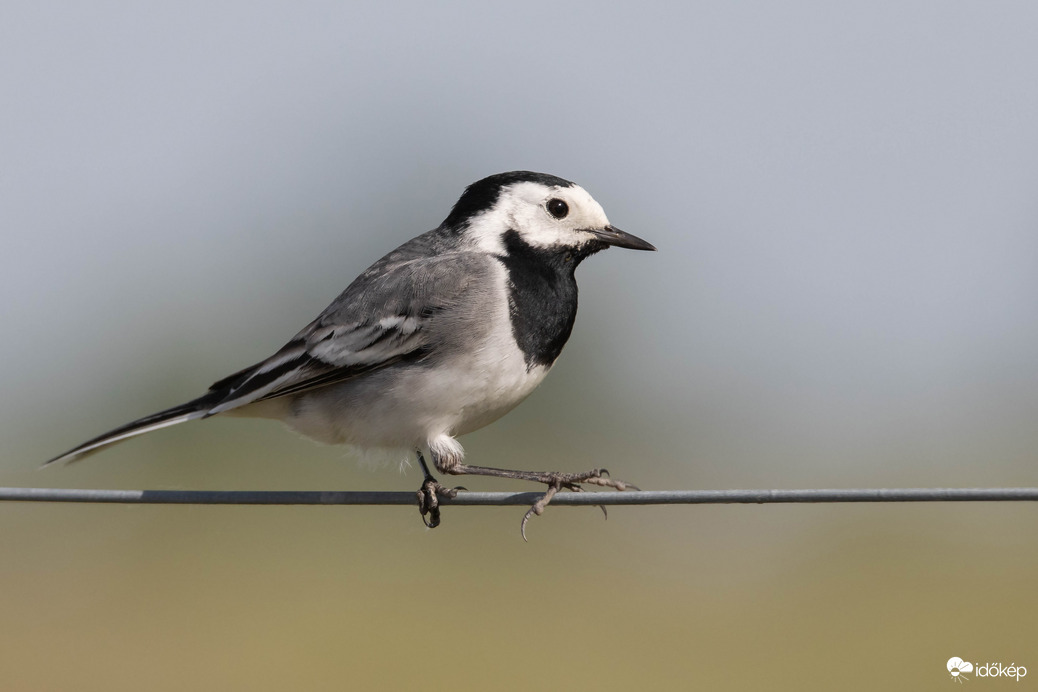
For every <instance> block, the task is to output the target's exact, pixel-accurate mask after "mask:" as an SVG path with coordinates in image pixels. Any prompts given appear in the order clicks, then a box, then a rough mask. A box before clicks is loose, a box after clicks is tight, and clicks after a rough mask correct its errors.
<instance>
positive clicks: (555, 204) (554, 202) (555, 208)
mask: <svg viewBox="0 0 1038 692" xmlns="http://www.w3.org/2000/svg"><path fill="white" fill-rule="evenodd" d="M548 213H549V214H551V215H552V216H554V217H555V218H556V219H564V218H566V214H568V213H569V205H568V204H566V203H565V202H563V201H562V200H561V199H558V198H554V199H549V200H548Z"/></svg>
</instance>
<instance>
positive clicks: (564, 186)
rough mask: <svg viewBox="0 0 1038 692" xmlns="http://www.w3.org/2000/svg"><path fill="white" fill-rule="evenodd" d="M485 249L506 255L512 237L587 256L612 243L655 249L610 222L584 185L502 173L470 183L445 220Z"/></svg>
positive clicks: (539, 175) (535, 245) (538, 175)
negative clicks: (508, 239)
mask: <svg viewBox="0 0 1038 692" xmlns="http://www.w3.org/2000/svg"><path fill="white" fill-rule="evenodd" d="M443 225H444V227H447V228H450V229H451V230H453V231H454V232H456V233H459V234H461V235H462V236H464V237H465V238H467V239H468V240H469V241H470V242H472V243H474V244H475V245H476V246H478V247H479V248H480V249H482V250H484V251H486V252H492V253H494V254H505V253H506V252H507V251H506V249H505V246H506V240H507V238H508V237H509V236H512V237H516V236H517V237H518V239H519V240H520V241H522V242H523V243H525V244H526V245H528V246H530V247H533V248H537V249H543V250H553V249H557V250H559V251H562V252H571V251H576V252H577V253H578V254H579V255H581V256H587V255H589V254H591V253H593V252H597V251H598V250H603V249H605V248H607V247H609V246H611V245H615V246H616V247H624V248H630V249H632V250H655V249H656V248H655V247H653V246H652V245H651V244H650V243H648V242H646V241H644V240H642V239H641V238H638V237H636V236H633V235H631V234H630V233H625V232H624V231H621V230H620V229H619V228H616V227H615V226H612V225H610V223H609V219H607V218H606V215H605V212H604V211H602V206H601V205H600V204H599V203H598V202H596V201H595V200H594V198H593V197H592V196H591V195H589V194H588V193H587V191H586V190H584V188H582V187H580V186H579V185H576V184H574V183H571V182H570V181H568V180H564V179H562V178H557V177H555V176H553V175H547V174H545V173H533V172H531V171H512V172H510V173H498V174H497V175H492V176H490V177H488V178H483V179H482V180H479V181H477V182H475V183H472V184H471V185H469V186H468V187H467V188H466V189H465V192H464V194H462V196H461V198H460V199H459V200H458V201H457V203H456V204H455V205H454V208H453V209H452V210H451V213H450V215H449V216H448V217H447V218H446V220H444V222H443Z"/></svg>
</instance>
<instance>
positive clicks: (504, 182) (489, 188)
mask: <svg viewBox="0 0 1038 692" xmlns="http://www.w3.org/2000/svg"><path fill="white" fill-rule="evenodd" d="M527 182H530V183H541V184H542V185H548V186H557V187H573V183H571V182H570V181H568V180H565V179H563V178H559V177H558V176H554V175H548V174H547V173H535V172H533V171H509V172H508V173H498V174H496V175H491V176H487V177H486V178H483V179H482V180H477V181H476V182H474V183H472V184H471V185H469V186H468V187H467V188H465V192H464V193H462V195H461V197H460V198H459V199H458V201H457V202H455V203H454V207H453V208H452V209H451V213H450V214H449V215H448V216H447V218H446V219H445V220H444V222H443V225H444V226H450V227H452V228H457V227H459V226H461V225H462V224H464V223H465V222H466V221H468V220H469V219H471V218H472V217H473V216H475V215H476V214H480V213H482V212H485V211H486V210H488V209H490V208H491V207H493V206H494V204H495V203H497V198H498V197H499V196H500V195H501V189H502V188H505V187H508V186H509V185H514V184H515V183H527Z"/></svg>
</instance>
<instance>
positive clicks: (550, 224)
mask: <svg viewBox="0 0 1038 692" xmlns="http://www.w3.org/2000/svg"><path fill="white" fill-rule="evenodd" d="M611 245H615V246H617V247H623V248H631V249H634V250H655V249H656V248H654V247H653V246H652V245H650V244H649V243H647V242H645V241H644V240H642V239H640V238H637V237H635V236H633V235H631V234H629V233H625V232H623V231H621V230H620V229H618V228H616V227H614V226H612V225H610V223H609V220H608V219H607V218H606V215H605V212H604V211H602V207H601V206H600V205H599V204H598V202H596V201H595V200H594V199H592V197H591V195H589V194H588V193H587V192H586V191H584V189H583V188H581V187H580V186H578V185H575V184H573V183H571V182H569V181H568V180H563V179H562V178H557V177H555V176H553V175H546V174H543V173H532V172H529V171H513V172H511V173H500V174H498V175H492V176H490V177H488V178H484V179H483V180H480V181H478V182H475V183H473V184H472V185H470V186H469V187H468V188H467V189H466V190H465V192H464V194H462V196H461V198H460V199H459V200H458V201H457V203H456V204H455V205H454V208H453V209H452V210H451V212H450V214H449V215H448V216H447V218H446V219H445V220H444V221H443V223H441V224H440V226H439V227H438V228H436V229H434V230H432V231H429V232H428V233H424V234H422V235H420V236H418V237H417V238H414V239H412V240H410V241H408V242H406V243H404V244H403V245H401V246H400V247H398V248H397V249H396V250H393V251H392V252H390V253H389V254H388V255H386V256H385V257H383V258H382V259H380V260H379V261H378V262H376V263H375V264H373V265H372V266H371V267H370V268H369V269H368V270H367V271H365V272H364V273H363V274H361V275H360V276H359V277H357V279H356V280H354V281H353V283H352V284H350V286H349V288H347V289H346V290H345V291H344V292H343V293H342V294H341V295H340V296H339V297H338V298H336V299H335V300H334V301H333V302H332V304H331V305H329V306H328V307H327V308H326V309H325V310H324V312H322V313H321V314H320V316H319V317H318V318H317V319H316V320H314V321H313V322H311V323H310V324H308V325H307V326H306V327H305V328H304V329H303V330H302V331H301V332H299V333H298V334H297V335H296V336H295V337H293V339H292V340H291V341H289V342H288V344H286V345H285V346H284V347H283V348H282V349H281V350H279V351H278V352H277V353H275V354H274V355H273V356H271V357H270V358H268V359H266V360H264V361H263V362H261V363H257V364H256V365H253V366H251V367H248V368H245V369H244V370H241V371H240V372H236V373H234V374H233V375H231V376H229V377H225V378H224V379H222V380H220V381H219V382H217V383H216V384H214V385H213V386H212V387H210V388H209V391H208V392H206V393H205V394H203V395H202V396H200V397H198V398H197V399H194V400H192V401H189V402H187V403H186V404H181V405H180V406H174V407H173V408H170V409H166V410H165V411H160V412H158V413H155V414H152V415H150V416H146V417H144V418H141V419H140V420H135V421H133V422H132V423H127V424H126V425H123V426H121V427H119V428H116V429H115V430H112V431H110V432H107V433H105V434H104V435H100V436H99V437H95V438H94V439H92V440H89V441H87V442H84V443H83V444H81V445H79V446H78V447H75V448H73V449H71V450H69V451H68V452H66V453H64V454H62V455H61V456H59V457H55V458H54V459H51V460H50V461H48V462H47V463H48V464H51V463H54V462H61V461H74V460H76V459H80V458H82V457H84V456H86V455H87V454H90V453H92V452H94V451H97V450H98V449H100V448H102V447H105V446H107V445H110V444H113V443H115V442H119V441H121V440H125V439H127V438H130V437H134V436H136V435H141V434H143V433H146V432H150V431H152V430H158V429H159V428H165V427H168V426H171V425H176V424H177V423H183V422H184V421H189V420H195V419H198V418H208V417H209V416H214V415H216V414H221V413H226V414H230V415H242V416H256V417H263V418H275V419H278V420H281V421H283V422H285V423H287V424H288V426H289V427H291V428H293V429H295V430H297V431H298V432H300V433H302V434H304V435H307V436H309V437H312V438H314V439H317V440H320V441H322V442H326V443H332V444H335V443H338V444H349V445H354V446H356V447H360V448H393V449H400V448H405V449H409V450H415V451H416V452H417V455H418V461H419V463H420V464H421V466H422V470H423V471H424V472H425V480H424V482H423V484H422V487H421V489H420V490H419V491H418V504H419V509H420V510H421V513H422V517H423V519H425V516H426V514H428V515H429V518H428V520H426V524H427V525H429V526H430V527H432V526H436V525H437V524H438V523H439V507H438V499H437V495H438V494H439V495H446V496H451V497H452V496H453V495H454V494H455V492H456V490H454V489H447V488H444V487H443V486H441V485H440V484H439V483H438V482H437V481H436V479H435V478H433V476H432V474H431V473H430V472H429V468H428V467H427V466H426V464H425V459H424V457H423V455H422V450H423V449H428V450H429V452H430V454H431V455H432V460H433V464H434V465H435V466H436V468H437V469H438V470H439V471H440V472H441V473H447V474H453V475H460V474H479V475H485V476H499V477H504V478H518V479H524V480H530V481H536V482H541V483H546V484H547V485H548V491H547V492H546V493H545V495H544V497H543V498H542V499H541V500H540V501H538V503H537V504H535V505H534V507H533V508H531V510H530V511H529V512H527V515H526V516H525V517H524V518H523V526H524V527H525V524H526V520H527V519H529V517H530V515H531V514H540V513H541V512H542V511H543V509H544V507H545V506H546V505H547V504H548V502H549V501H550V500H551V498H552V496H553V495H554V494H555V493H556V492H558V490H560V489H562V488H566V489H569V490H580V486H579V484H580V483H593V484H597V485H602V486H607V487H612V488H616V489H618V490H623V489H625V488H626V487H633V486H630V485H629V484H625V483H623V482H621V481H615V480H612V479H610V478H609V477H608V473H607V472H606V471H605V470H604V469H594V470H592V471H588V472H585V473H554V472H534V471H510V470H505V469H495V468H487V467H482V466H470V465H467V464H464V463H462V460H463V458H464V451H463V450H462V447H461V445H460V444H459V443H458V441H457V440H456V439H455V436H457V435H464V434H465V433H468V432H471V431H473V430H476V429H478V428H482V427H483V426H484V425H487V424H488V423H491V422H493V421H495V420H497V419H498V418H500V417H501V416H502V415H504V414H505V413H507V412H508V411H510V410H511V409H512V408H513V407H515V406H516V405H517V404H518V403H519V402H521V401H522V400H523V399H525V398H526V397H527V396H528V395H529V394H530V392H531V391H533V389H534V387H536V386H537V385H538V384H540V382H541V380H543V379H544V376H545V375H546V374H547V372H548V370H550V369H551V366H552V364H553V363H554V362H555V359H556V358H558V356H559V353H560V352H561V351H562V347H563V346H564V345H565V343H566V340H567V339H568V338H569V335H570V331H571V330H572V329H573V319H574V317H575V316H576V313H577V284H576V280H575V279H574V276H573V272H574V270H575V269H576V268H577V265H578V264H580V262H581V260H583V259H584V258H586V257H588V256H590V255H592V254H594V253H596V252H599V251H600V250H605V249H606V248H608V247H609V246H611Z"/></svg>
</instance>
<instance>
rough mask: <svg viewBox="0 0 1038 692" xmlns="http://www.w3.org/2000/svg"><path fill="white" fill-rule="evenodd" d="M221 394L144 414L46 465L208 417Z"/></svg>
mask: <svg viewBox="0 0 1038 692" xmlns="http://www.w3.org/2000/svg"><path fill="white" fill-rule="evenodd" d="M221 398H223V393H222V392H215V391H210V392H209V393H207V394H205V395H203V396H200V397H198V398H197V399H193V400H192V401H189V402H187V403H186V404H181V405H180V406H174V407H173V408H168V409H166V410H165V411H159V412H158V413H153V414H151V415H150V416H145V417H144V418H138V419H137V420H135V421H133V422H131V423H127V424H126V425H121V426H119V427H118V428H116V429H115V430H109V431H108V432H106V433H105V434H103V435H98V436H97V437H95V438H94V439H92V440H87V441H86V442H84V443H83V444H81V445H78V446H76V447H73V448H72V449H70V450H69V451H67V452H65V453H64V454H62V455H60V456H56V457H54V458H53V459H51V460H50V461H47V462H44V464H43V466H49V465H50V464H56V463H58V462H73V461H78V460H79V459H82V458H83V457H85V456H88V455H90V454H93V453H94V452H96V451H99V450H100V449H102V448H104V447H107V446H108V445H112V444H115V443H116V442H122V441H123V440H126V439H129V438H131V437H136V436H137V435H143V434H144V433H147V432H151V431H152V430H158V429H159V428H168V427H169V426H171V425H176V424H177V423H184V422H186V421H189V420H197V419H199V418H205V417H206V416H207V415H209V410H210V409H211V408H212V407H213V405H214V404H215V403H216V402H218V401H219V400H220V399H221Z"/></svg>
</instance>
